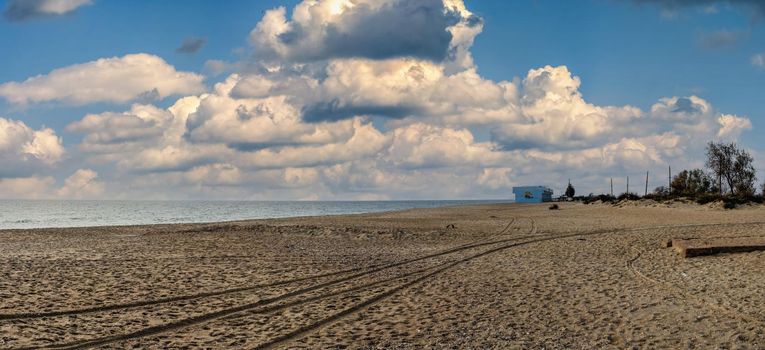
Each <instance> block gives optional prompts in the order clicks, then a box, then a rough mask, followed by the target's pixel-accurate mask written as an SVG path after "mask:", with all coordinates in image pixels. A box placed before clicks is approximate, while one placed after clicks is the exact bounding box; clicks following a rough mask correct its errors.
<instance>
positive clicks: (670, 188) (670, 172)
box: [667, 165, 672, 196]
mask: <svg viewBox="0 0 765 350" xmlns="http://www.w3.org/2000/svg"><path fill="white" fill-rule="evenodd" d="M667 184H668V185H667V189H668V190H669V195H670V196H671V195H672V166H671V165H670V166H669V182H667Z"/></svg>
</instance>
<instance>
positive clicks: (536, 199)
mask: <svg viewBox="0 0 765 350" xmlns="http://www.w3.org/2000/svg"><path fill="white" fill-rule="evenodd" d="M513 193H514V194H515V202H516V203H542V202H552V197H553V190H552V189H550V188H549V187H545V186H522V187H513Z"/></svg>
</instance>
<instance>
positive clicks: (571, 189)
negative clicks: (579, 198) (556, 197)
mask: <svg viewBox="0 0 765 350" xmlns="http://www.w3.org/2000/svg"><path fill="white" fill-rule="evenodd" d="M574 195H576V190H575V189H574V186H571V182H569V183H568V187H566V197H568V198H574Z"/></svg>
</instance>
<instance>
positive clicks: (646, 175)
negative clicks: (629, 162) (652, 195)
mask: <svg viewBox="0 0 765 350" xmlns="http://www.w3.org/2000/svg"><path fill="white" fill-rule="evenodd" d="M649 173H650V172H649V171H646V172H645V195H643V196H644V197H645V196H647V195H648V174H649Z"/></svg>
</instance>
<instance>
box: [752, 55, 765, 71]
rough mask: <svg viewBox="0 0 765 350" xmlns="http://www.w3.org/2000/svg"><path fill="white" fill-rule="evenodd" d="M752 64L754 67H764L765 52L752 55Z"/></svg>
mask: <svg viewBox="0 0 765 350" xmlns="http://www.w3.org/2000/svg"><path fill="white" fill-rule="evenodd" d="M752 64H753V65H754V66H756V67H760V68H763V69H765V53H761V54H757V55H754V56H752Z"/></svg>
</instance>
